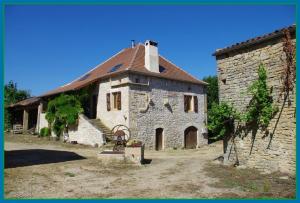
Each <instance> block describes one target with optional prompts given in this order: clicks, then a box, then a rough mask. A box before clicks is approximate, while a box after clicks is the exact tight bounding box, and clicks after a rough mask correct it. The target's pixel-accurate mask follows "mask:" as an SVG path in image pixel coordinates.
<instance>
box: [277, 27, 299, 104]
mask: <svg viewBox="0 0 300 203" xmlns="http://www.w3.org/2000/svg"><path fill="white" fill-rule="evenodd" d="M283 51H284V52H285V55H286V67H285V69H284V71H283V73H282V77H281V79H282V81H283V85H282V88H281V92H280V96H282V94H283V93H284V94H285V98H286V97H288V96H289V95H290V94H289V93H290V92H291V91H293V90H294V86H295V84H296V52H295V46H294V44H293V42H292V40H291V33H290V31H289V30H288V29H286V30H285V31H284V44H283ZM279 98H280V97H279ZM288 99H289V105H290V104H291V101H290V98H288Z"/></svg>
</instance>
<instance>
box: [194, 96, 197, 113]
mask: <svg viewBox="0 0 300 203" xmlns="http://www.w3.org/2000/svg"><path fill="white" fill-rule="evenodd" d="M194 111H195V113H198V97H197V96H194Z"/></svg>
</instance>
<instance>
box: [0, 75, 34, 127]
mask: <svg viewBox="0 0 300 203" xmlns="http://www.w3.org/2000/svg"><path fill="white" fill-rule="evenodd" d="M29 97H30V92H29V91H28V90H18V88H17V83H14V82H13V81H9V82H8V84H5V85H4V129H5V130H8V129H10V128H11V113H10V112H9V110H8V109H7V107H8V106H9V105H11V104H15V103H17V102H19V101H22V100H24V99H27V98H29Z"/></svg>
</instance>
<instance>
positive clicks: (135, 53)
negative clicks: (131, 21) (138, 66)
mask: <svg viewBox="0 0 300 203" xmlns="http://www.w3.org/2000/svg"><path fill="white" fill-rule="evenodd" d="M139 49H140V45H138V46H137V48H136V49H135V52H134V54H133V56H132V59H131V60H130V63H129V64H128V66H127V68H126V69H127V70H128V69H129V68H131V67H132V65H133V62H134V61H135V58H136V55H137V53H138V51H139Z"/></svg>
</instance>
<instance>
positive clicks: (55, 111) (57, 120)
mask: <svg viewBox="0 0 300 203" xmlns="http://www.w3.org/2000/svg"><path fill="white" fill-rule="evenodd" d="M82 112H83V109H82V107H81V103H80V101H79V99H78V98H77V97H76V96H74V95H65V94H61V95H60V96H58V97H56V98H54V99H53V100H51V101H49V103H48V107H47V112H46V119H47V121H48V123H49V125H50V127H51V128H52V130H53V131H54V132H55V134H56V135H57V136H60V135H61V133H62V132H63V131H64V130H66V129H67V128H68V126H69V125H72V124H75V123H76V120H77V119H78V115H79V114H80V113H82Z"/></svg>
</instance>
